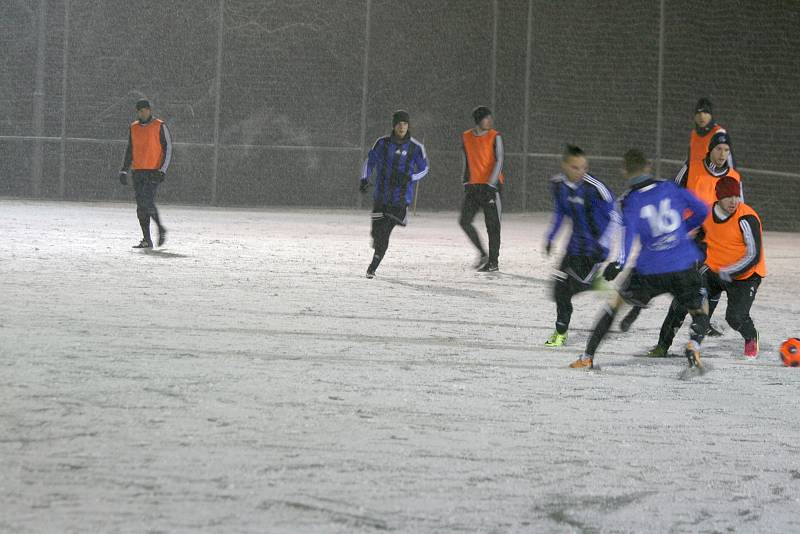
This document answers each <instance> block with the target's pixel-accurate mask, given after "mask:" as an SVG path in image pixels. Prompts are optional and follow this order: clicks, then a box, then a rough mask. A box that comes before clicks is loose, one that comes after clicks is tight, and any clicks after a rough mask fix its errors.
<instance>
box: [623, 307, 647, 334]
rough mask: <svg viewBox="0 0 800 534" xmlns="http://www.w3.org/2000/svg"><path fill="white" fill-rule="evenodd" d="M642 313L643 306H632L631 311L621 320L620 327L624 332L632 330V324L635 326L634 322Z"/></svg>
mask: <svg viewBox="0 0 800 534" xmlns="http://www.w3.org/2000/svg"><path fill="white" fill-rule="evenodd" d="M640 313H642V308H641V307H640V306H634V307H633V308H631V309H630V311H629V312H628V313H626V314H625V317H623V318H622V320H621V321H620V322H619V329H620V330H622V331H623V332H627V331H628V330H630V329H631V326H633V323H634V322H636V319H638V318H639V314H640Z"/></svg>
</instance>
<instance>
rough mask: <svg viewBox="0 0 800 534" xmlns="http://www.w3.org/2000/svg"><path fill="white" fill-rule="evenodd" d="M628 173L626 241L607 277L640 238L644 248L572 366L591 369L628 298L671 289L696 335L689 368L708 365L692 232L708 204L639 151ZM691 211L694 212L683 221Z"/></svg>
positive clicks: (630, 158) (638, 301)
mask: <svg viewBox="0 0 800 534" xmlns="http://www.w3.org/2000/svg"><path fill="white" fill-rule="evenodd" d="M624 169H625V178H626V179H627V180H628V183H629V185H630V190H629V191H628V192H627V193H626V194H625V195H624V196H623V197H622V198H621V200H620V203H621V207H622V221H623V233H624V240H623V241H624V242H623V246H622V250H621V253H620V257H619V259H618V260H617V261H616V262H613V263H610V264H609V265H608V266H607V267H606V269H605V271H604V273H603V276H604V277H605V278H606V279H607V280H613V279H614V278H615V277H616V276H617V275H618V274H619V273H620V272H621V271H622V270H623V269H624V268H625V265H626V263H627V259H628V258H629V254H630V251H631V247H632V246H633V242H634V239H635V238H637V237H638V238H639V241H640V243H641V250H640V252H639V256H638V259H637V261H636V266H635V267H634V268H633V269H632V270H631V271H630V273H629V275H628V277H627V279H626V280H625V281H624V282H623V283H622V284H621V287H620V289H619V294H618V295H617V296H616V297H615V298H614V300H613V301H612V302H611V303H610V304H609V305H608V306H606V309H605V310H604V311H603V313H602V315H601V316H600V318H599V319H598V321H597V323H596V324H595V327H594V331H593V332H592V335H591V337H590V338H589V341H588V343H587V344H586V351H585V352H584V354H583V355H582V356H581V357H580V358H578V359H577V360H576V361H575V362H573V363H572V364H570V367H572V368H591V367H593V365H594V357H595V351H596V350H597V347H598V346H599V345H600V343H601V342H602V340H603V338H604V337H605V335H606V333H607V332H608V330H609V328H610V327H611V323H612V322H613V320H614V317H615V316H616V314H617V311H618V310H619V308H620V306H621V305H622V303H623V301H624V302H628V303H630V304H633V305H637V306H641V307H643V306H646V305H647V303H648V302H649V301H650V300H651V299H653V298H654V297H656V296H658V295H661V294H663V293H671V294H672V295H673V296H674V297H675V298H676V299H677V300H678V301H679V302H681V303H682V304H683V305H684V306H686V308H687V309H688V310H689V312H690V313H691V314H692V319H693V321H692V334H691V340H690V341H689V343H688V345H687V346H686V351H685V355H686V358H687V359H688V361H689V367H690V368H692V367H694V368H697V369H699V370H702V369H703V364H702V363H701V361H700V344H701V343H702V341H703V338H704V337H705V335H706V331H707V330H708V315H706V311H705V303H704V301H703V300H704V299H703V292H702V283H701V277H700V273H699V271H698V269H697V267H696V262H697V261H698V260H700V259H701V257H702V254H701V253H700V250H699V248H698V247H697V245H696V244H695V242H694V241H693V240H692V238H691V237H690V232H691V231H692V230H694V229H696V228H698V227H699V226H700V225H701V224H702V222H703V220H704V219H705V217H706V215H707V213H708V208H707V207H706V205H705V204H704V203H703V202H702V201H701V200H699V199H698V198H697V197H695V196H694V195H693V194H692V193H690V192H689V191H687V190H686V189H683V188H680V187H678V186H677V185H675V184H674V183H673V182H662V181H657V180H655V179H653V177H652V176H651V175H650V166H649V164H648V162H647V159H646V158H645V157H644V154H642V153H641V152H640V151H638V150H629V151H628V152H627V153H626V154H625V156H624ZM687 210H690V211H691V215H690V216H689V217H688V218H687V219H685V220H684V218H683V214H684V212H686V211H687Z"/></svg>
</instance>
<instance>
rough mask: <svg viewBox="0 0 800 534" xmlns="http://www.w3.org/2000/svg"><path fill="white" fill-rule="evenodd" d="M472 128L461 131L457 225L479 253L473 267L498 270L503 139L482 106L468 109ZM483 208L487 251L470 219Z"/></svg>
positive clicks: (485, 270) (503, 178)
mask: <svg viewBox="0 0 800 534" xmlns="http://www.w3.org/2000/svg"><path fill="white" fill-rule="evenodd" d="M472 118H473V119H475V127H474V128H470V129H469V130H467V131H466V132H464V133H463V134H461V142H462V146H463V148H464V176H463V179H462V182H463V184H464V204H463V205H462V207H461V217H460V219H459V221H458V222H459V224H460V225H461V228H462V229H463V230H464V232H465V233H466V234H467V237H469V240H470V241H471V242H472V244H473V245H475V248H476V249H478V252H479V253H480V258H479V259H478V262H477V264H476V268H477V269H478V271H481V272H494V271H497V270H498V269H499V267H498V261H499V256H500V219H501V216H502V207H501V202H500V190H501V188H502V186H503V183H504V182H505V177H504V176H503V138H502V137H501V136H500V133H499V132H498V131H497V130H495V129H494V128H493V126H494V121H493V118H492V112H491V110H490V109H489V108H487V107H486V106H478V107H477V108H475V109H474V110H473V111H472ZM480 210H483V217H484V220H485V222H486V231H487V233H488V235H489V252H488V253H487V252H486V249H484V248H483V244H481V240H480V238H479V237H478V232H477V230H476V229H475V226H473V224H472V221H473V220H474V219H475V215H477V214H478V211H480Z"/></svg>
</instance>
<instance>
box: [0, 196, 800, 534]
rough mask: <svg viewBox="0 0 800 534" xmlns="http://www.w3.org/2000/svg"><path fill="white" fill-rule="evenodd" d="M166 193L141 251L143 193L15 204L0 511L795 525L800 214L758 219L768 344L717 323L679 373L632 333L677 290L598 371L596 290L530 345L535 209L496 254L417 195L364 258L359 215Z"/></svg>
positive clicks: (555, 524) (799, 491) (165, 527)
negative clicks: (106, 199)
mask: <svg viewBox="0 0 800 534" xmlns="http://www.w3.org/2000/svg"><path fill="white" fill-rule="evenodd" d="M161 209H162V216H163V219H164V221H165V223H166V224H167V226H168V228H169V230H170V233H169V241H168V243H167V245H166V246H165V247H164V248H163V249H162V250H157V251H153V252H150V253H140V252H136V251H132V250H131V248H130V246H131V245H133V244H134V243H136V242H138V240H139V239H140V235H139V230H138V224H137V221H136V216H135V207H134V206H133V205H127V204H81V203H47V202H24V201H16V200H2V201H0V229H2V245H0V531H3V532H15V533H16V532H36V533H39V532H69V533H72V532H74V533H87V532H135V533H139V532H170V533H173V532H187V533H188V532H220V533H235V532H270V533H276V532H287V533H289V532H292V533H294V532H299V533H332V532H348V533H349V532H373V531H397V532H412V533H420V532H695V531H702V532H774V533H777V532H798V531H800V409H798V406H799V405H800V369H789V368H784V367H782V366H781V365H780V362H779V360H778V357H777V346H778V344H779V343H780V341H781V340H782V339H784V338H786V337H789V336H798V335H800V319H798V318H797V317H798V313H800V298H798V290H797V287H798V285H797V284H798V282H797V281H798V279H799V278H800V252H799V251H798V249H800V246H799V245H800V235H797V234H781V233H768V234H767V235H766V245H767V262H768V268H769V270H770V274H769V276H768V278H767V279H766V280H765V282H764V283H763V284H762V286H761V290H760V292H759V295H758V298H757V299H756V302H755V306H754V308H753V316H754V319H755V321H756V326H757V327H759V328H760V330H761V334H762V355H761V357H760V358H759V359H758V360H757V361H753V362H750V361H744V358H743V357H742V356H741V351H742V347H743V343H742V341H741V339H740V338H739V336H738V334H736V333H735V332H733V331H730V330H727V331H726V332H725V335H724V336H723V337H722V338H712V339H709V340H708V341H707V343H706V345H705V347H704V356H705V360H706V362H707V363H708V364H709V365H710V366H711V367H712V368H713V369H712V371H711V372H710V373H708V374H706V375H705V376H703V377H699V378H695V379H694V380H691V381H681V380H678V379H677V375H678V373H679V371H680V370H681V369H682V368H683V366H684V365H685V364H684V360H683V359H682V358H677V357H676V358H667V359H662V360H652V359H648V358H643V357H641V355H642V354H643V352H644V351H645V350H646V349H647V348H648V347H649V346H651V345H652V344H654V343H655V341H656V338H657V333H658V326H659V324H660V321H661V319H662V318H663V313H664V311H665V309H666V306H667V303H668V301H667V299H666V298H665V297H662V298H661V299H659V300H657V301H655V302H654V305H653V307H652V309H650V310H646V311H645V312H644V313H643V314H642V316H641V318H640V320H639V322H638V323H637V325H636V326H635V327H634V331H632V332H630V333H628V334H621V333H619V332H617V331H616V330H615V331H612V333H611V334H610V335H609V337H608V339H607V340H606V343H605V344H604V345H603V346H601V348H600V351H599V353H598V361H599V363H600V364H601V365H602V371H599V372H586V371H575V370H570V369H568V368H567V364H568V363H569V362H570V361H572V360H573V359H574V358H575V357H576V356H577V355H578V354H579V353H580V352H581V350H582V348H583V346H584V344H585V341H586V338H587V337H588V335H589V330H590V329H591V326H592V323H593V321H594V318H595V316H596V315H597V312H598V310H599V309H600V307H601V305H602V302H603V298H604V297H603V296H602V295H601V294H599V293H595V294H587V295H582V296H580V297H578V298H577V299H576V312H575V316H574V319H573V328H572V330H571V337H570V340H569V346H568V347H565V348H562V349H555V350H547V349H545V347H543V345H542V343H543V341H544V340H545V339H546V337H547V336H548V335H549V334H550V332H551V330H552V325H553V321H554V314H555V305H554V304H553V303H552V301H551V300H550V299H549V296H548V295H549V289H548V279H549V274H550V270H551V268H552V265H553V263H554V262H555V259H554V258H553V259H543V258H542V256H541V254H540V247H541V241H542V235H543V233H544V230H545V225H546V222H547V217H546V216H545V215H508V216H507V217H506V218H505V220H504V229H503V239H504V244H503V248H502V251H501V263H500V266H501V270H502V272H501V273H498V274H488V275H486V274H477V273H474V272H472V271H471V270H470V268H469V266H470V264H471V262H472V261H474V254H473V252H472V251H471V250H470V247H469V245H468V243H467V240H466V238H465V237H464V236H463V235H462V233H461V230H460V228H459V227H458V225H457V223H456V214H454V213H445V214H430V213H424V214H420V215H418V216H416V217H414V218H412V220H411V224H410V225H409V227H408V228H405V229H397V230H396V231H395V233H394V235H393V237H392V242H391V245H390V248H389V253H388V255H387V258H386V259H385V261H384V264H383V265H382V266H381V268H380V269H379V271H378V274H379V278H377V279H375V280H367V279H365V278H364V276H363V275H364V271H365V269H366V266H367V264H368V263H369V259H370V256H371V251H370V248H369V229H368V225H369V215H368V213H367V211H363V212H355V211H312V210H308V211H303V210H294V211H288V210H269V211H266V210H233V209H201V208H188V207H177V206H162V208H161ZM476 222H479V223H481V219H478V220H477V221H476ZM723 301H724V299H723ZM724 308H725V305H724V303H723V304H722V305H721V306H720V309H719V310H718V312H717V314H716V317H715V322H716V323H718V324H719V323H721V322H722V321H723V318H724ZM686 337H687V333H686V330H685V329H684V330H683V331H682V332H681V333H680V334H679V335H678V338H677V340H676V341H679V342H684V341H685V339H686Z"/></svg>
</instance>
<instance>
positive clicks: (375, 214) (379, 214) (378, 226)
mask: <svg viewBox="0 0 800 534" xmlns="http://www.w3.org/2000/svg"><path fill="white" fill-rule="evenodd" d="M371 217H372V227H371V230H370V235H371V236H372V248H373V249H374V252H373V255H372V261H371V262H370V264H369V267H367V278H373V277H374V276H375V271H376V270H377V269H378V266H379V265H380V264H381V260H382V259H383V255H384V254H386V249H387V248H388V247H389V231H388V227H389V224H390V223H389V220H388V219H387V217H386V215H385V214H384V207H383V206H381V205H379V204H377V203H376V204H375V205H374V206H373V209H372V214H371Z"/></svg>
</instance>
